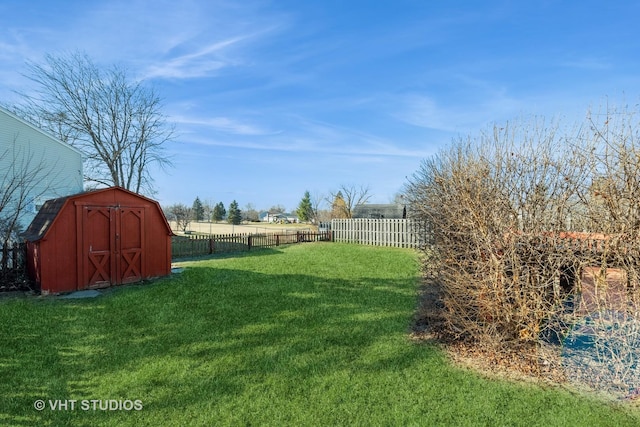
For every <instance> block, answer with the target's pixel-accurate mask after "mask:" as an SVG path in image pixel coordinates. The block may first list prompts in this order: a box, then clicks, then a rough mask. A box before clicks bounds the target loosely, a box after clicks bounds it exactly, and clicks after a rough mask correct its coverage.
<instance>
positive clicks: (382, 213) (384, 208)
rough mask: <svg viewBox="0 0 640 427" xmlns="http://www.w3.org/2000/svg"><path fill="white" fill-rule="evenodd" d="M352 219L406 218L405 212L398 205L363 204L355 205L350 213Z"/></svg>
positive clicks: (402, 207) (403, 208)
mask: <svg viewBox="0 0 640 427" xmlns="http://www.w3.org/2000/svg"><path fill="white" fill-rule="evenodd" d="M352 217H353V218H378V219H382V218H384V219H401V218H406V210H405V207H404V206H403V205H398V204H395V203H393V204H380V205H376V204H365V205H356V207H355V208H353V212H352Z"/></svg>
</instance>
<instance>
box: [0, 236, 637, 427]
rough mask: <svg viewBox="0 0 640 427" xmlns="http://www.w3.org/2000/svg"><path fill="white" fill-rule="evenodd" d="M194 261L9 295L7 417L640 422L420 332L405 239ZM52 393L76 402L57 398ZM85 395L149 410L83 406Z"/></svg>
mask: <svg viewBox="0 0 640 427" xmlns="http://www.w3.org/2000/svg"><path fill="white" fill-rule="evenodd" d="M185 267H186V269H185V271H184V272H183V273H182V274H180V275H177V276H174V277H172V278H168V279H163V280H159V281H156V282H154V283H151V284H146V285H136V286H128V287H124V288H120V289H117V290H114V291H113V292H108V293H107V294H106V295H103V296H101V297H98V298H96V299H87V300H60V299H54V298H42V299H37V298H27V299H5V300H3V301H0V322H1V324H2V332H0V425H18V426H32V425H33V426H35V425H42V426H46V425H52V426H53V425H55V426H63V425H64V426H72V425H83V426H84V425H86V426H89V425H91V426H97V425H109V426H120V425H131V426H133V425H136V426H140V425H148V426H209V425H254V426H255V425H269V426H281V425H285V426H287V425H288V426H300V425H303V426H305V425H306V426H333V425H349V426H351V425H362V426H370V425H372V426H404V425H419V426H438V425H454V426H465V425H470V426H478V425H486V426H506V425H516V426H517V425H521V426H563V425H566V426H581V425H584V426H596V425H610V426H624V425H629V426H631V425H638V424H639V423H640V417H638V415H637V413H636V412H633V411H632V410H631V409H624V408H622V407H614V406H607V405H605V404H603V403H599V402H596V401H593V400H588V399H585V398H581V397H579V396H574V395H571V394H569V393H567V392H564V391H561V390H557V389H543V388H540V387H537V386H533V385H521V384H514V383H509V382H501V381H492V380H487V379H483V378H482V377H480V376H478V375H476V374H474V373H472V372H469V371H465V370H461V369H458V368H455V367H453V366H451V365H450V364H449V363H448V362H447V361H446V359H445V358H444V356H443V355H442V353H441V352H440V351H439V350H438V349H437V348H436V347H434V346H431V345H427V344H417V343H414V342H412V341H411V340H410V339H409V337H408V331H409V328H410V325H411V321H412V317H413V314H414V310H415V307H416V298H417V289H418V263H417V258H416V255H415V253H414V252H412V251H409V250H401V249H388V248H375V247H366V246H355V245H343V244H336V243H309V244H303V245H295V246H289V247H285V248H282V249H279V250H265V251H259V252H254V253H249V254H244V255H240V256H237V257H221V258H214V259H209V260H201V261H193V262H189V263H186V264H185ZM37 399H44V400H45V402H46V408H45V409H44V410H42V411H38V410H36V409H34V401H36V400H37ZM54 399H63V400H66V399H73V400H77V401H78V402H77V403H76V407H75V410H71V409H70V408H69V407H68V409H67V410H55V411H54V410H51V409H50V407H49V402H48V401H49V400H54ZM91 399H100V400H103V401H104V400H117V401H124V400H131V401H133V400H140V401H141V402H142V405H143V408H142V409H141V410H130V411H126V410H113V411H111V410H100V409H97V410H93V409H92V408H90V409H89V410H85V409H83V408H82V407H81V406H80V405H81V403H82V400H91ZM68 405H69V404H68Z"/></svg>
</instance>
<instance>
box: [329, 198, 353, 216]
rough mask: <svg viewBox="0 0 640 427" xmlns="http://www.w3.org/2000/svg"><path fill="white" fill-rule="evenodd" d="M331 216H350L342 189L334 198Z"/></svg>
mask: <svg viewBox="0 0 640 427" xmlns="http://www.w3.org/2000/svg"><path fill="white" fill-rule="evenodd" d="M331 218H349V210H348V209H347V202H345V201H344V196H343V195H342V191H338V194H336V196H335V197H334V198H333V203H332V204H331Z"/></svg>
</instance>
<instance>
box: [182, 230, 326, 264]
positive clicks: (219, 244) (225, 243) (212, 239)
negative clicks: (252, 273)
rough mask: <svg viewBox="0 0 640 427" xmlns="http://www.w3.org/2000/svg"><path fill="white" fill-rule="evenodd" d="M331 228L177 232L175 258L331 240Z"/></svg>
mask: <svg viewBox="0 0 640 427" xmlns="http://www.w3.org/2000/svg"><path fill="white" fill-rule="evenodd" d="M330 240H331V232H330V231H321V232H314V231H297V232H295V233H285V234H282V233H264V234H214V235H189V236H174V237H173V238H172V241H171V253H172V258H173V259H176V258H187V257H194V256H201V255H210V254H222V253H234V252H246V251H252V250H257V249H264V248H272V247H276V246H280V245H291V244H296V243H303V242H317V241H330Z"/></svg>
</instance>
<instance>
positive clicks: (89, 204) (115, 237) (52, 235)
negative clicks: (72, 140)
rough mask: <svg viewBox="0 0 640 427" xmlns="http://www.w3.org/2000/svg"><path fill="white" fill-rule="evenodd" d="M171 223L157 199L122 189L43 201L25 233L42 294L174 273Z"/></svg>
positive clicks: (30, 262)
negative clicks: (172, 266)
mask: <svg viewBox="0 0 640 427" xmlns="http://www.w3.org/2000/svg"><path fill="white" fill-rule="evenodd" d="M172 235H173V233H172V231H171V227H169V223H168V222H167V219H166V218H165V216H164V213H163V212H162V209H161V208H160V205H159V204H158V202H156V201H154V200H151V199H148V198H146V197H143V196H141V195H139V194H136V193H133V192H131V191H128V190H125V189H124V188H120V187H111V188H106V189H102V190H95V191H89V192H86V193H80V194H75V195H72V196H67V197H61V198H58V199H52V200H48V201H47V202H45V204H44V205H43V206H42V208H41V209H40V211H39V212H38V214H37V215H36V217H35V218H34V220H33V222H32V223H31V224H30V225H29V228H28V229H27V231H26V232H25V233H24V237H25V239H26V240H27V269H28V272H29V276H30V277H31V279H32V280H34V281H35V282H36V284H38V285H39V286H40V290H41V292H42V293H43V294H48V293H58V292H70V291H77V290H83V289H95V288H104V287H108V286H112V285H120V284H124V283H132V282H137V281H140V280H143V279H149V278H152V277H160V276H167V275H169V274H170V273H171V236H172Z"/></svg>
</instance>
